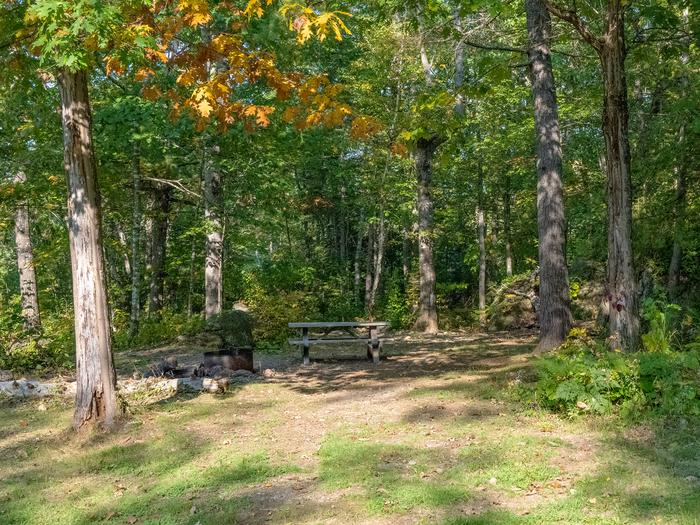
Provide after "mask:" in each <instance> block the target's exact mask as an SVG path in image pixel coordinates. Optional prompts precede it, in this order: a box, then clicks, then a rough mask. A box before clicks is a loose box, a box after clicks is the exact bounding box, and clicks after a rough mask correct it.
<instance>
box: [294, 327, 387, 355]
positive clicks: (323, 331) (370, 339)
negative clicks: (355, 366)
mask: <svg viewBox="0 0 700 525" xmlns="http://www.w3.org/2000/svg"><path fill="white" fill-rule="evenodd" d="M388 325H389V323H387V322H386V321H357V322H355V321H336V322H308V323H289V325H288V326H289V328H295V329H297V330H298V336H297V337H296V338H292V339H289V344H290V345H297V346H299V347H300V348H301V349H302V356H303V358H304V364H305V365H308V364H309V347H310V346H311V345H317V344H345V343H349V342H354V341H361V342H365V343H367V357H368V358H370V359H372V361H373V362H374V363H375V364H376V363H379V351H380V350H381V348H382V337H381V336H382V333H383V331H384V328H386V327H387V326H388Z"/></svg>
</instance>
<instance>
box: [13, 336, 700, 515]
mask: <svg viewBox="0 0 700 525" xmlns="http://www.w3.org/2000/svg"><path fill="white" fill-rule="evenodd" d="M448 350H449V351H453V352H455V356H456V357H457V358H460V357H461V356H462V355H463V356H464V357H465V358H467V357H473V355H472V354H473V352H474V351H475V350H474V348H473V347H470V346H469V345H457V346H456V347H455V348H453V349H448ZM511 354H512V352H511ZM509 356H510V354H509ZM509 356H506V358H505V360H504V362H503V363H501V364H500V365H494V368H492V369H488V368H484V367H474V368H471V367H470V368H469V369H465V370H458V371H455V370H454V369H452V370H449V371H446V373H445V374H444V375H440V374H437V375H428V376H425V375H422V376H421V375H419V374H418V373H416V374H415V375H412V374H411V369H410V366H411V365H410V363H408V364H406V363H402V364H398V365H397V366H398V367H399V369H400V370H401V371H402V373H403V375H402V376H401V377H400V378H398V377H397V376H398V374H396V373H395V370H393V369H392V368H391V366H392V364H391V362H387V363H385V364H382V365H380V366H381V367H383V368H381V370H383V372H382V374H383V375H381V377H378V378H375V379H376V384H375V383H371V382H370V380H369V379H362V380H358V379H355V380H353V381H345V382H340V383H341V384H343V385H344V386H342V387H339V388H338V389H337V390H336V391H331V392H328V391H325V390H319V391H317V392H311V393H309V392H308V391H304V390H303V389H301V388H299V386H300V383H303V381H304V377H305V376H294V375H291V376H290V377H288V378H287V380H285V381H273V382H265V383H260V384H251V385H248V386H246V387H243V388H240V389H237V390H235V391H234V392H232V393H229V394H227V395H224V396H213V395H208V394H206V395H205V394H203V395H198V396H195V395H190V396H182V397H174V398H170V399H167V400H162V401H160V402H155V403H153V402H149V403H145V402H144V403H143V404H136V400H132V405H133V406H132V413H131V416H130V418H129V419H128V420H127V422H126V423H125V424H124V425H123V427H122V428H120V429H119V430H117V431H116V432H113V433H111V434H102V433H93V434H90V435H77V436H76V435H74V434H73V433H72V432H70V431H69V430H68V426H69V424H70V417H71V407H70V406H69V404H67V403H64V402H61V401H44V402H41V403H40V402H15V403H9V402H3V403H2V404H0V459H1V460H0V479H1V480H2V482H1V483H0V523H2V524H3V525H13V524H23V525H24V524H32V525H33V524H47V525H48V524H51V525H54V524H71V525H74V524H75V525H83V524H92V523H110V524H112V523H119V524H125V523H128V524H133V523H139V524H168V525H169V524H190V525H195V524H197V523H199V524H200V525H206V524H220V523H242V524H255V523H280V524H281V523H294V524H296V523H300V524H301V523H337V524H344V523H367V524H393V523H416V524H433V523H437V524H440V525H467V524H499V525H502V524H506V525H507V524H533V525H534V524H549V523H560V524H596V525H597V524H647V523H661V524H678V525H681V524H682V525H686V524H687V525H698V523H699V522H700V483H698V481H697V479H698V478H700V431H699V430H698V429H699V428H700V426H699V425H698V422H696V421H685V420H678V421H673V422H666V423H664V424H661V423H656V424H654V425H652V424H648V425H642V426H631V425H626V424H623V422H621V421H620V420H619V419H616V418H613V417H608V418H593V419H589V420H585V419H578V420H576V419H574V420H570V419H563V418H560V417H557V416H554V415H552V414H548V413H544V412H541V411H539V410H538V409H536V408H533V407H525V406H522V405H520V404H518V403H516V402H514V401H513V400H512V398H511V396H510V395H509V394H508V389H507V383H508V382H509V381H510V378H511V374H512V372H513V370H514V366H513V363H511V362H510V361H509V359H510V357H509ZM319 366H320V367H323V366H324V365H319ZM352 366H353V365H351V364H342V365H340V366H339V369H340V370H343V367H350V368H351V367H352ZM365 366H367V365H364V364H359V365H357V367H359V368H360V369H361V371H362V370H364V368H362V367H365ZM519 366H520V367H522V366H523V365H522V361H521V364H520V365H519ZM515 368H517V367H515ZM321 369H322V368H321ZM350 372H351V371H349V373H350ZM308 373H309V374H313V373H314V372H313V370H311V371H310V372H308ZM339 373H343V372H342V371H341V372H339ZM357 381H366V383H363V384H361V385H359V384H357ZM373 386H376V387H377V390H376V392H379V394H378V395H381V396H384V397H381V398H373V397H372V395H374V394H371V393H370V392H375V391H374V390H371V389H369V387H373Z"/></svg>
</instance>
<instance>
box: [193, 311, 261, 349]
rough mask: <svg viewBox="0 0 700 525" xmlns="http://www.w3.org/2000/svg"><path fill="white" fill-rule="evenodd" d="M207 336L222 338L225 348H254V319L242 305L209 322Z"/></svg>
mask: <svg viewBox="0 0 700 525" xmlns="http://www.w3.org/2000/svg"><path fill="white" fill-rule="evenodd" d="M205 333H207V334H214V335H217V336H219V337H220V338H221V341H222V346H223V347H224V348H251V349H252V348H253V347H254V346H255V342H254V341H253V317H252V316H251V315H250V312H249V311H248V309H247V308H246V307H245V305H243V304H242V303H236V305H235V306H234V308H233V309H232V310H229V311H227V312H222V313H221V314H219V315H217V316H215V317H213V318H212V319H210V320H209V321H208V322H207V329H206V331H205Z"/></svg>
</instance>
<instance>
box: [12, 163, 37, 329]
mask: <svg viewBox="0 0 700 525" xmlns="http://www.w3.org/2000/svg"><path fill="white" fill-rule="evenodd" d="M26 181H27V176H26V175H25V174H24V172H21V171H19V172H17V174H16V175H15V176H14V181H13V182H14V183H15V184H24V183H25V182H26ZM15 245H16V247H17V270H18V271H19V293H20V299H21V303H22V319H23V324H24V329H25V330H27V331H30V332H31V331H35V330H40V329H41V317H40V316H39V296H38V291H37V284H36V272H35V270H34V251H33V249H32V239H31V236H30V233H29V206H28V205H27V203H26V202H22V203H20V204H19V206H17V210H16V211H15Z"/></svg>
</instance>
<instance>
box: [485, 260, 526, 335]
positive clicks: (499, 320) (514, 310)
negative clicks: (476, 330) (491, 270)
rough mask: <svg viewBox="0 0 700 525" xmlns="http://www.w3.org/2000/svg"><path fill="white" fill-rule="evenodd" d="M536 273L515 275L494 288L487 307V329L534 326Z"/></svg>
mask: <svg viewBox="0 0 700 525" xmlns="http://www.w3.org/2000/svg"><path fill="white" fill-rule="evenodd" d="M538 283H539V281H538V273H537V272H534V273H532V274H529V275H523V276H520V277H516V278H515V279H514V280H512V281H509V282H507V283H505V284H503V285H502V286H501V287H499V288H498V289H497V290H496V294H495V296H494V299H493V302H492V303H491V305H490V306H489V308H488V317H489V330H513V329H519V328H534V327H536V326H537V324H538V319H537V308H538V306H539V297H538V296H537V293H538V291H539V288H538Z"/></svg>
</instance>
